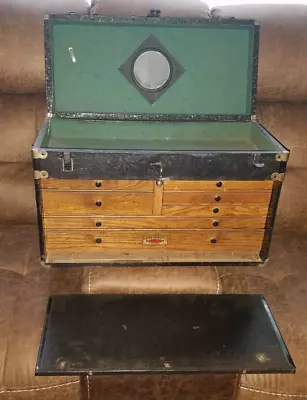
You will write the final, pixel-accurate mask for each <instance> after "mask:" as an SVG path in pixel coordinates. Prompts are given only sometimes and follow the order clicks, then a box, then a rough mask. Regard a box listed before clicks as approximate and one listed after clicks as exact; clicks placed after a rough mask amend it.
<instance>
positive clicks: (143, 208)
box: [41, 190, 153, 216]
mask: <svg viewBox="0 0 307 400" xmlns="http://www.w3.org/2000/svg"><path fill="white" fill-rule="evenodd" d="M41 193H42V201H43V215H57V216H60V215H72V216H73V215H152V206H153V195H152V194H151V193H127V192H120V193H118V192H106V193H102V192H101V193H94V192H62V191H48V190H42V192H41Z"/></svg>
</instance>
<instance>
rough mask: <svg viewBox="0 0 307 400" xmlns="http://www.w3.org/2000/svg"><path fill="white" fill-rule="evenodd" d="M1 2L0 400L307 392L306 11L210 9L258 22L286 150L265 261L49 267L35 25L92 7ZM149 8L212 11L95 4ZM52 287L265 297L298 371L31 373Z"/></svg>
mask: <svg viewBox="0 0 307 400" xmlns="http://www.w3.org/2000/svg"><path fill="white" fill-rule="evenodd" d="M0 3H1V4H0V143H1V145H0V204H1V208H0V210H1V211H0V239H1V240H0V400H30V399H31V400H38V399H46V400H51V399H57V400H61V399H64V398H65V399H69V400H77V399H82V400H85V399H87V400H96V399H97V400H98V399H105V400H124V399H136V400H138V399H148V400H149V399H153V400H158V399H159V400H163V399H167V400H170V399H176V400H181V399H191V400H197V399H207V400H209V399H210V400H230V399H240V400H254V399H257V400H272V399H288V398H307V378H306V376H307V350H306V342H307V307H306V304H307V288H306V281H307V269H306V265H307V246H306V238H307V213H306V211H305V207H306V205H307V188H306V187H305V183H306V176H307V175H306V171H307V157H306V153H305V152H306V149H307V135H306V128H305V125H306V115H307V75H306V68H307V47H306V45H305V44H306V41H307V7H306V6H277V5H275V6H264V5H262V6H236V7H235V6H233V7H230V6H229V7H220V8H216V9H214V10H212V14H213V16H234V17H238V18H239V17H244V18H256V19H259V20H260V22H261V26H262V30H261V43H260V65H259V92H258V106H257V115H258V118H259V120H260V121H261V122H262V123H264V124H265V126H266V127H268V128H269V129H270V131H271V132H272V133H273V134H274V135H275V136H276V137H277V138H278V139H280V140H282V141H283V143H284V144H285V145H286V146H288V148H289V149H290V150H291V157H290V161H289V168H288V174H287V178H286V181H285V184H284V188H283V191H282V195H281V199H280V206H279V211H278V216H277V221H276V228H275V232H274V236H273V242H272V248H271V253H270V260H269V262H268V264H267V265H266V266H265V267H263V268H254V267H245V268H242V267H241V268H239V267H219V268H215V267H212V268H207V267H193V268H190V267H189V268H188V267H186V268H160V267H147V268H141V267H130V268H128V267H126V268H125V267H121V268H103V267H84V268H72V269H68V268H63V269H47V268H42V267H41V266H40V264H39V252H38V236H37V227H36V211H35V200H34V190H33V178H32V170H31V154H30V148H31V144H32V142H33V141H34V139H35V136H36V134H37V131H38V128H39V126H40V124H41V123H42V120H43V117H44V61H43V60H44V56H43V36H42V26H41V21H42V17H43V14H44V13H45V12H71V11H75V12H81V13H82V12H88V7H89V5H88V4H87V3H84V2H83V1H82V0H65V1H61V0H57V1H55V0H53V1H51V0H48V1H42V0H41V1H33V0H14V1H9V0H2V1H1V2H0ZM145 3H146V10H147V9H150V8H160V9H161V10H162V12H163V13H164V14H165V15H189V16H197V15H200V16H204V17H206V16H208V15H209V9H208V7H206V5H205V4H203V2H201V1H196V0H193V1H182V2H176V4H175V3H174V2H172V1H169V2H168V7H166V6H164V4H165V2H163V1H162V0H159V1H156V2H152V1H146V2H144V1H141V0H138V1H135V2H133V5H134V7H135V10H136V11H134V10H131V2H128V1H123V0H122V1H121V2H120V4H119V5H118V6H117V8H116V2H112V1H104V2H101V3H100V2H99V1H97V2H95V4H93V5H92V7H93V9H94V12H98V13H126V14H129V13H137V12H138V13H140V14H142V13H144V10H145V6H144V4H145ZM192 4H193V7H192ZM147 6H148V7H147ZM158 6H159V7H158ZM142 7H143V8H142ZM305 279H306V280H305ZM55 293H57V294H59V293H61V294H62V293H143V294H148V293H217V294H220V293H264V295H265V296H266V298H267V300H268V301H269V304H270V306H271V309H272V311H273V313H274V315H275V318H276V320H277V323H278V325H279V328H280V330H281V332H282V335H283V337H284V339H285V341H286V343H287V345H288V348H289V350H290V352H291V354H292V356H293V358H294V361H295V363H296V366H297V373H296V374H295V375H280V374H276V375H182V376H155V375H148V376H139V377H138V376H120V377H119V376H112V377H108V376H105V377H88V378H86V377H85V378H84V377H83V378H79V377H35V375H34V369H35V362H36V356H37V350H38V345H39V340H40V335H41V328H42V324H43V319H44V314H45V307H46V301H47V298H48V295H50V294H55ZM80 323H82V321H80ZM233 329H236V327H235V326H234V327H233Z"/></svg>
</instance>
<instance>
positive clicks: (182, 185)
mask: <svg viewBox="0 0 307 400" xmlns="http://www.w3.org/2000/svg"><path fill="white" fill-rule="evenodd" d="M272 188H273V181H165V182H164V190H214V191H216V190H217V191H226V190H272Z"/></svg>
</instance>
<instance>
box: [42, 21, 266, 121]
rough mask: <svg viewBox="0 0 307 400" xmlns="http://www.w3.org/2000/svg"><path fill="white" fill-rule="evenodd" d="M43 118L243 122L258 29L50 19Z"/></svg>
mask: <svg viewBox="0 0 307 400" xmlns="http://www.w3.org/2000/svg"><path fill="white" fill-rule="evenodd" d="M44 25H45V58H46V87H47V112H48V115H50V116H53V115H55V116H59V117H68V118H88V119H100V118H101V119H113V120H114V119H115V120H118V119H130V120H131V119H140V120H143V119H144V120H146V119H158V120H207V119H208V120H215V119H218V120H249V119H251V115H253V114H254V113H255V110H254V108H255V94H256V86H257V63H258V41H259V40H258V36H259V26H258V24H257V23H255V22H254V21H251V20H235V19H227V20H214V19H174V18H156V17H141V18H140V17H105V16H98V15H82V16H81V15H76V14H69V15H60V16H57V15H50V16H47V17H46V18H45V21H44Z"/></svg>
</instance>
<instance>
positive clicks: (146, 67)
mask: <svg viewBox="0 0 307 400" xmlns="http://www.w3.org/2000/svg"><path fill="white" fill-rule="evenodd" d="M170 75H171V67H170V64H169V61H168V59H167V58H166V57H165V56H164V55H163V54H162V53H160V52H159V51H156V50H147V51H144V53H142V54H140V55H139V56H138V57H137V59H136V60H135V62H134V65H133V76H134V79H135V81H136V83H137V84H138V85H139V86H140V87H141V88H142V89H145V90H152V91H155V90H159V89H161V88H162V87H163V86H164V85H165V84H166V83H167V82H168V80H169V79H170Z"/></svg>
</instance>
